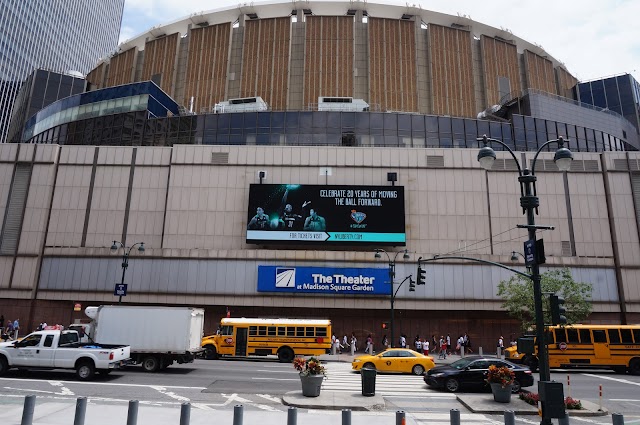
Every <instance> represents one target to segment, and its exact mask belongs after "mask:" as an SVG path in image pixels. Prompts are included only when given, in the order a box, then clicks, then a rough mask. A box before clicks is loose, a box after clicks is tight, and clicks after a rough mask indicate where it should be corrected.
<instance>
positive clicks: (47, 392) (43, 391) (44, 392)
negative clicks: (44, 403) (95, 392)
mask: <svg viewBox="0 0 640 425" xmlns="http://www.w3.org/2000/svg"><path fill="white" fill-rule="evenodd" d="M4 389H6V390H14V391H27V392H34V393H43V394H54V395H75V394H74V393H72V392H70V391H68V390H67V391H62V392H59V393H57V392H55V391H45V390H30V389H26V388H12V387H4ZM65 389H66V388H65Z"/></svg>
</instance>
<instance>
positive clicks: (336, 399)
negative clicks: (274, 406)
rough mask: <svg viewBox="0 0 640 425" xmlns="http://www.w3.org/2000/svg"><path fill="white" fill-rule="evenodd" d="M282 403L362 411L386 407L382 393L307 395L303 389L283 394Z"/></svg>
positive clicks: (309, 407) (308, 407)
mask: <svg viewBox="0 0 640 425" xmlns="http://www.w3.org/2000/svg"><path fill="white" fill-rule="evenodd" d="M282 404H284V405H285V406H292V407H299V408H303V409H318V410H343V409H351V410H353V411H360V412H367V411H383V410H385V408H386V405H385V401H384V398H383V397H382V396H381V395H374V396H372V397H365V396H363V395H360V394H354V393H343V392H335V391H321V392H320V395H319V396H318V397H305V396H303V395H302V391H289V392H288V393H285V394H284V395H283V396H282Z"/></svg>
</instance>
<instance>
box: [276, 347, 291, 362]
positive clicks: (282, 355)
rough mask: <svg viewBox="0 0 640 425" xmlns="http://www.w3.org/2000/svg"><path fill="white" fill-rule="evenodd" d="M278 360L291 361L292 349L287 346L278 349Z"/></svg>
mask: <svg viewBox="0 0 640 425" xmlns="http://www.w3.org/2000/svg"><path fill="white" fill-rule="evenodd" d="M278 361H280V363H291V362H292V361H293V350H292V349H291V348H289V347H284V348H281V349H280V351H278Z"/></svg>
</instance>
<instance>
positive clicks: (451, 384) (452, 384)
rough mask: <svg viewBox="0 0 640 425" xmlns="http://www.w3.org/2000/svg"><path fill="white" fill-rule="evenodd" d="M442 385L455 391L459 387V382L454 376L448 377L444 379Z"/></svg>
mask: <svg viewBox="0 0 640 425" xmlns="http://www.w3.org/2000/svg"><path fill="white" fill-rule="evenodd" d="M444 387H445V388H446V389H447V391H449V392H451V393H455V392H457V391H458V390H459V389H460V382H458V380H457V379H456V378H449V379H447V380H446V381H445V383H444Z"/></svg>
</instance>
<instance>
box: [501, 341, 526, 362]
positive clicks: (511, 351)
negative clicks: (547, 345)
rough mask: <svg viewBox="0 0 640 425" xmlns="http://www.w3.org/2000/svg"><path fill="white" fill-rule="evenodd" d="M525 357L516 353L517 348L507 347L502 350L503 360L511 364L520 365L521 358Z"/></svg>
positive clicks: (515, 346) (513, 346) (514, 346)
mask: <svg viewBox="0 0 640 425" xmlns="http://www.w3.org/2000/svg"><path fill="white" fill-rule="evenodd" d="M524 356H525V355H524V354H523V353H519V352H518V346H517V345H512V346H511V347H507V348H505V349H504V359H505V360H508V361H510V362H511V363H522V358H523V357H524Z"/></svg>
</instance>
